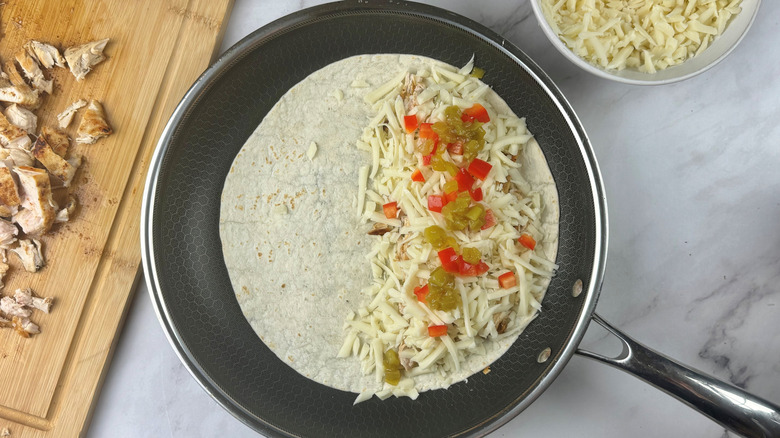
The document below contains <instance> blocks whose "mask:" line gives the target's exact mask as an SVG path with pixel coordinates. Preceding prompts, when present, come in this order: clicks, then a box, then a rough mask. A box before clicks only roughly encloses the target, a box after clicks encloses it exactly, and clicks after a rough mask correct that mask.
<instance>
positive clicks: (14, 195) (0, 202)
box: [0, 165, 22, 240]
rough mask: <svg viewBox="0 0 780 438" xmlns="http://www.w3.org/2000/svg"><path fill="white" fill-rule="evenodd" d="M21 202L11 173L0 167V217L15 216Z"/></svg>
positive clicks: (1, 228) (1, 229) (0, 231)
mask: <svg viewBox="0 0 780 438" xmlns="http://www.w3.org/2000/svg"><path fill="white" fill-rule="evenodd" d="M21 202H22V201H21V199H19V191H18V189H17V188H16V181H14V178H13V176H12V175H11V171H10V170H9V169H8V168H7V167H5V166H2V165H0V206H1V207H5V208H0V216H4V217H10V216H13V215H14V214H16V210H18V207H19V204H21ZM5 213H7V214H5ZM0 224H1V223H0ZM12 226H13V225H12ZM14 228H16V227H14ZM2 232H3V226H2V225H0V233H2ZM14 235H15V234H14ZM0 240H2V238H0Z"/></svg>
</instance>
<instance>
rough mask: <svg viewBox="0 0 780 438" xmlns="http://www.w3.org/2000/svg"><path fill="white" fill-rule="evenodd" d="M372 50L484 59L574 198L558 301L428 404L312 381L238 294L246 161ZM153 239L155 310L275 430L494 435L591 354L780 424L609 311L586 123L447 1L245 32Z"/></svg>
mask: <svg viewBox="0 0 780 438" xmlns="http://www.w3.org/2000/svg"><path fill="white" fill-rule="evenodd" d="M365 53H409V54H416V55H422V56H428V57H432V58H436V59H439V60H442V61H444V62H447V63H450V64H454V65H462V64H463V63H465V61H467V60H468V58H469V57H470V56H471V55H472V54H475V55H476V59H477V64H478V65H479V66H480V67H482V68H484V69H485V71H486V72H487V75H486V76H485V78H484V80H485V82H487V83H488V84H489V85H490V86H492V87H493V89H494V90H495V91H496V92H498V94H499V95H500V96H501V97H503V98H504V99H505V100H506V102H507V103H508V104H509V105H510V106H511V107H512V109H513V110H514V112H515V113H516V114H519V115H522V116H525V117H526V119H527V124H528V127H529V130H530V131H531V132H533V133H534V134H535V136H536V139H537V140H538V142H539V144H540V145H541V147H542V149H543V151H544V153H545V156H546V158H547V161H548V163H549V167H550V170H551V172H552V174H553V177H554V179H555V181H556V185H557V188H558V196H559V201H560V212H561V216H560V238H559V239H560V240H559V242H560V243H559V251H558V258H557V260H556V262H557V263H558V265H559V266H560V269H559V270H558V272H557V275H556V276H555V277H554V278H553V280H552V282H551V283H550V286H549V289H548V292H547V295H546V296H545V299H544V302H543V311H542V312H541V314H540V315H539V317H538V318H537V319H536V320H535V321H534V322H533V323H531V325H530V326H529V327H528V328H527V329H526V330H525V331H524V332H523V333H522V334H521V336H520V337H519V339H518V340H517V341H516V342H515V343H514V345H513V346H512V347H511V348H510V349H509V350H508V351H507V352H506V354H504V355H503V356H502V357H501V358H500V359H499V360H497V361H496V362H495V363H494V364H493V365H492V366H491V369H492V372H491V373H489V374H487V375H483V374H482V373H477V374H476V375H474V376H472V377H470V378H469V379H468V382H467V383H459V384H455V385H453V386H451V387H450V388H449V389H448V390H438V391H429V392H425V393H423V394H421V396H420V397H419V399H417V400H415V401H412V400H409V399H405V398H403V399H388V400H385V401H379V400H377V399H376V398H374V399H372V400H369V401H366V402H364V403H360V404H358V405H356V406H353V405H352V402H353V400H354V398H355V394H353V393H349V392H343V391H338V390H335V389H331V388H328V387H326V386H324V385H321V384H318V383H315V382H313V381H311V380H309V379H306V378H305V377H302V376H301V375H299V374H298V373H296V372H295V371H294V370H292V369H291V368H290V367H288V366H286V365H284V364H283V363H282V362H281V361H279V360H278V359H277V358H276V356H275V355H274V354H273V353H272V352H271V351H270V350H269V349H268V348H267V347H266V346H265V344H264V343H263V342H262V341H260V339H259V338H258V337H257V335H256V334H255V332H254V331H253V330H252V328H251V327H250V325H249V323H248V322H247V321H246V320H245V318H244V317H243V315H242V313H241V309H240V308H239V306H238V303H237V301H236V299H235V296H234V294H233V290H232V287H231V284H230V280H229V278H228V273H227V269H226V267H225V263H224V260H223V259H222V249H221V242H220V239H219V232H218V227H219V206H220V195H221V192H222V184H223V181H224V180H225V177H226V175H227V173H228V171H229V169H230V166H231V164H232V161H233V158H234V157H235V156H236V154H237V153H238V151H239V150H240V148H241V146H242V145H243V144H244V142H245V140H246V139H247V138H248V137H249V135H250V134H251V133H252V132H253V131H254V129H255V128H256V127H257V125H258V124H259V123H260V121H261V120H262V119H263V117H264V116H265V114H266V113H267V112H268V111H269V110H270V108H271V107H272V106H273V105H274V104H275V103H276V102H277V100H278V99H279V98H280V97H281V96H282V95H283V94H284V93H285V92H286V91H287V90H288V89H289V88H290V87H292V86H293V85H295V84H296V83H297V82H299V81H300V80H302V79H303V78H305V77H306V76H308V75H309V74H310V73H312V72H314V71H315V70H318V69H320V68H322V67H324V66H326V65H328V64H330V63H332V62H335V61H337V60H340V59H343V58H346V57H349V56H352V55H356V54H365ZM269 183H272V182H269ZM141 243H142V256H143V267H144V272H145V274H146V279H147V283H148V286H149V290H150V294H151V297H152V300H153V302H154V305H155V310H156V312H157V315H158V318H159V319H160V322H161V324H162V326H163V328H164V330H165V331H166V334H167V336H168V339H169V341H170V342H171V345H172V346H173V347H174V349H175V350H176V352H177V354H178V355H179V358H180V359H181V361H182V362H183V363H184V364H185V366H186V367H187V368H188V369H189V371H190V373H191V374H192V375H193V376H194V377H195V378H196V379H197V381H198V382H199V383H200V384H201V385H202V386H203V388H204V389H205V390H206V391H207V392H208V393H209V394H210V395H211V396H212V397H213V398H214V399H215V400H216V401H217V402H218V403H220V404H221V405H222V406H223V407H224V408H225V409H227V410H228V411H230V412H231V413H232V414H233V415H234V416H236V417H237V418H238V419H239V420H241V421H243V422H244V423H246V424H247V425H249V426H250V427H252V428H254V429H255V430H257V431H259V432H262V433H263V434H265V435H269V436H339V437H349V436H372V437H383V436H388V437H391V436H392V437H394V438H397V437H399V436H474V435H484V434H487V433H489V432H491V431H493V430H495V429H497V428H498V427H500V426H501V425H503V424H505V423H506V422H508V421H509V420H510V419H512V418H513V417H514V416H516V415H517V414H519V413H520V412H521V411H522V410H523V409H525V408H526V407H528V405H530V404H531V403H532V402H533V401H534V400H535V399H536V398H537V397H538V396H539V395H540V394H541V393H542V392H543V391H544V390H545V389H546V388H547V387H548V386H549V385H550V383H551V382H552V381H553V380H554V379H555V377H556V376H558V374H559V373H560V372H561V370H562V369H563V367H564V366H565V365H566V363H567V362H568V361H569V359H570V358H571V357H572V355H573V354H575V353H578V354H581V355H584V356H587V357H591V358H593V359H596V360H599V361H601V362H604V363H607V364H610V365H613V366H616V367H618V368H620V369H623V370H624V371H628V372H630V373H632V374H634V375H636V376H638V377H640V378H642V379H644V380H646V381H648V382H649V383H651V384H653V385H655V386H657V387H658V388H660V389H662V390H664V391H666V392H669V393H670V394H672V395H674V396H675V397H678V398H679V399H680V400H682V401H683V402H685V403H687V404H689V405H690V406H692V407H694V408H696V409H698V410H700V411H701V412H702V413H704V414H705V415H707V416H709V417H710V418H712V419H713V420H715V421H717V422H719V423H721V424H722V425H724V426H725V427H727V428H730V429H732V430H734V431H736V432H738V433H741V434H744V435H748V436H775V437H777V436H780V414H779V413H778V411H779V410H780V409H778V408H777V407H776V406H774V405H772V404H771V403H769V402H767V401H765V400H762V399H759V398H757V397H754V396H752V395H750V394H747V393H745V392H744V391H742V390H741V389H739V388H736V387H733V386H731V385H728V384H726V383H723V382H720V381H718V380H715V379H713V378H711V377H707V376H705V375H702V374H700V373H698V372H696V371H693V370H691V369H689V368H686V367H684V366H683V365H680V364H678V363H676V362H674V361H672V360H671V359H668V358H666V357H665V356H663V355H660V354H658V353H656V352H654V351H652V350H650V349H648V348H646V347H644V346H642V345H641V344H639V343H637V342H635V341H633V340H632V339H630V338H628V337H627V336H625V335H624V334H622V333H621V332H619V331H618V330H617V329H615V328H614V327H612V326H611V325H609V324H608V323H607V322H605V321H604V320H603V319H601V318H600V317H599V316H598V315H596V314H595V313H594V310H595V306H596V301H597V299H598V295H599V291H600V287H601V283H602V279H603V274H604V268H605V262H606V249H607V209H606V198H605V195H604V188H603V184H602V182H601V177H600V175H599V170H598V166H597V163H596V159H595V156H594V154H593V150H592V149H591V146H590V144H589V142H588V139H587V136H586V135H585V132H584V130H583V128H582V126H581V125H580V122H579V120H578V119H577V117H576V115H575V114H574V112H573V111H572V109H571V107H570V106H569V104H568V103H567V102H566V99H565V98H564V97H563V96H562V95H561V93H560V92H559V91H558V89H557V88H556V87H555V86H554V84H553V83H552V82H551V80H550V79H549V78H548V77H547V75H545V74H544V73H543V72H542V71H541V69H539V67H538V66H536V64H534V62H533V61H532V60H531V59H529V58H528V57H527V56H526V55H525V54H524V53H523V52H521V51H520V50H519V49H518V48H517V47H515V46H514V45H512V44H511V43H509V42H507V41H505V40H504V39H503V38H501V37H500V36H499V35H497V34H495V33H494V32H492V31H490V30H489V29H487V28H485V27H483V26H481V25H479V24H478V23H475V22H473V21H471V20H468V19H466V18H464V17H461V16H458V15H456V14H453V13H451V12H447V11H444V10H441V9H438V8H434V7H431V6H427V5H422V4H415V3H407V2H401V1H393V0H386V1H371V2H370V3H369V2H362V1H361V0H357V1H354V0H353V1H349V2H340V3H335V4H326V5H323V6H318V7H314V8H311V9H306V10H303V11H299V12H297V13H295V14H292V15H289V16H287V17H284V18H282V19H279V20H277V21H275V22H273V23H271V24H269V25H267V26H265V27H263V28H261V29H259V30H257V31H255V32H254V33H252V34H251V35H249V36H248V37H246V38H245V39H243V40H242V41H240V42H239V43H237V44H236V45H235V46H234V47H233V48H231V49H230V50H229V51H228V52H226V53H225V54H224V55H223V56H222V57H221V58H220V59H219V60H218V61H217V62H216V63H215V64H214V65H213V66H212V67H210V68H209V69H208V70H207V71H206V72H205V73H204V74H203V75H202V76H201V77H200V78H199V79H198V81H197V82H196V83H195V84H194V85H193V86H192V88H191V89H190V90H189V92H188V93H187V94H186V96H185V97H184V99H183V100H182V102H181V103H180V104H179V106H178V107H177V108H176V110H175V112H174V114H173V115H172V117H171V119H170V121H169V123H168V125H167V127H166V129H165V130H164V132H163V135H162V137H161V139H160V142H159V145H158V148H157V150H156V152H155V155H154V157H153V160H152V162H151V164H150V170H149V175H148V180H147V184H146V189H145V192H144V199H143V211H142V219H141ZM356 257H359V255H356ZM334 275H337V274H334ZM258 281H262V279H258ZM580 291H581V292H580ZM591 320H593V321H596V322H597V323H598V324H601V325H602V326H604V327H605V328H606V329H607V330H609V331H610V332H611V333H613V334H614V335H615V336H617V337H618V339H620V341H621V342H622V345H623V351H622V353H621V354H619V355H618V356H617V357H605V356H602V355H600V354H597V353H593V352H588V351H583V350H578V344H579V342H580V340H581V339H582V337H583V335H584V334H585V331H586V330H587V328H588V324H589V323H590V321H591ZM548 348H549V351H550V355H549V357H548V358H547V359H546V360H545V357H544V355H543V354H542V352H543V351H545V350H547V349H548ZM334 354H335V352H334Z"/></svg>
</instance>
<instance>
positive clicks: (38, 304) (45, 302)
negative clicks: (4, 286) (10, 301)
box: [14, 287, 54, 313]
mask: <svg viewBox="0 0 780 438" xmlns="http://www.w3.org/2000/svg"><path fill="white" fill-rule="evenodd" d="M14 300H16V302H17V303H19V304H22V305H24V306H27V307H34V308H36V309H38V310H40V311H42V312H43V313H49V311H50V310H51V304H52V302H53V301H54V299H53V298H51V297H46V298H41V297H36V296H35V295H34V294H33V291H32V289H30V288H29V287H28V288H25V289H16V292H14Z"/></svg>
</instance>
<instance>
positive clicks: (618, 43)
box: [541, 0, 742, 73]
mask: <svg viewBox="0 0 780 438" xmlns="http://www.w3.org/2000/svg"><path fill="white" fill-rule="evenodd" d="M741 2H742V0H698V1H697V0H541V7H542V11H543V12H544V15H545V18H546V19H547V22H548V23H549V24H550V27H551V28H552V29H553V31H554V32H555V33H556V34H557V35H558V36H559V37H560V39H561V41H563V42H564V43H565V44H566V46H568V47H569V49H571V50H572V51H573V52H574V53H575V54H577V55H578V56H580V57H582V58H583V59H585V60H586V61H588V62H590V63H591V64H594V65H597V66H599V67H601V68H604V69H611V70H623V69H625V68H633V69H637V70H639V71H641V72H645V73H654V72H656V71H658V70H662V69H665V68H667V67H669V66H672V65H677V64H680V63H682V62H683V61H685V60H686V59H689V58H692V57H694V56H696V55H698V54H699V53H701V52H702V51H703V50H705V49H706V48H707V47H708V46H709V44H710V43H711V42H712V40H713V39H714V38H715V37H717V36H718V35H720V34H722V33H723V31H724V30H725V29H726V26H727V25H728V23H729V21H730V20H731V19H732V18H733V17H734V16H735V15H737V14H739V13H740V12H741V11H742V9H741V7H740V4H741Z"/></svg>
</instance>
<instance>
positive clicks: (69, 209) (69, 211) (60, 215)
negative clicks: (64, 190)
mask: <svg viewBox="0 0 780 438" xmlns="http://www.w3.org/2000/svg"><path fill="white" fill-rule="evenodd" d="M75 212H76V198H74V197H73V195H71V196H68V203H67V204H65V207H63V208H62V210H60V211H58V212H57V216H56V217H55V218H54V222H67V221H69V220H70V218H72V217H73V213H75Z"/></svg>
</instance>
